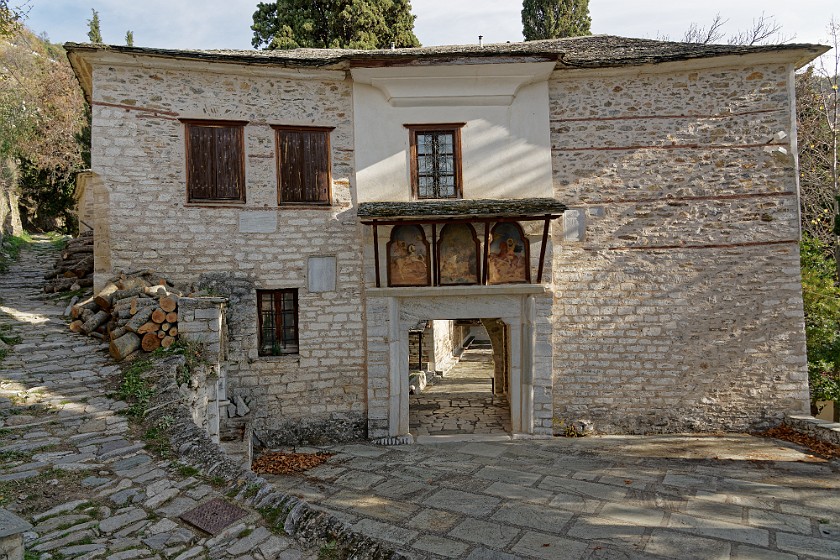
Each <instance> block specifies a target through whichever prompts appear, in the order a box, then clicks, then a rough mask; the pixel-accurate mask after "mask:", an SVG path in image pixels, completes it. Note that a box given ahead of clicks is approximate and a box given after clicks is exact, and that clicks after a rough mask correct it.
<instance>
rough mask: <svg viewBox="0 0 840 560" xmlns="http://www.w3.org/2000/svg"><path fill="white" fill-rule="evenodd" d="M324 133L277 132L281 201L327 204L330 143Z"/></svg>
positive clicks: (304, 131)
mask: <svg viewBox="0 0 840 560" xmlns="http://www.w3.org/2000/svg"><path fill="white" fill-rule="evenodd" d="M327 134H328V133H327V132H325V131H323V130H311V131H309V130H278V131H277V144H278V147H279V158H280V162H279V163H280V169H279V176H280V201H281V202H315V203H324V202H326V203H329V201H330V174H329V143H328V136H327Z"/></svg>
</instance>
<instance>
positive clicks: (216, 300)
mask: <svg viewBox="0 0 840 560" xmlns="http://www.w3.org/2000/svg"><path fill="white" fill-rule="evenodd" d="M191 300H192V301H196V302H200V303H212V304H216V305H218V304H221V303H227V302H228V298H226V297H221V296H184V297H182V298H179V301H187V302H189V301H191Z"/></svg>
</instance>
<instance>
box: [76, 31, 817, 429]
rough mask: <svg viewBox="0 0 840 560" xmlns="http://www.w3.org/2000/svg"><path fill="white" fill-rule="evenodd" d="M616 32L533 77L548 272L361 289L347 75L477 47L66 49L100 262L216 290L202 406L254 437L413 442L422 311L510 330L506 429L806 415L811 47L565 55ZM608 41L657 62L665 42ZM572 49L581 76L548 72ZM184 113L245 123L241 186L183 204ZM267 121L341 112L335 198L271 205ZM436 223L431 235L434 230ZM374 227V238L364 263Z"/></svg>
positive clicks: (500, 374)
mask: <svg viewBox="0 0 840 560" xmlns="http://www.w3.org/2000/svg"><path fill="white" fill-rule="evenodd" d="M618 39H620V38H609V37H606V38H598V37H592V38H577V39H574V40H570V41H569V42H563V41H558V42H538V43H539V45H543V46H539V45H538V46H537V47H534V48H538V49H539V48H543V49H545V52H544V53H543V56H555V57H556V60H557V61H558V62H557V66H556V70H554V72H553V73H552V74H551V75H550V77H548V79H547V98H545V99H547V103H548V108H547V115H548V119H549V125H550V127H549V128H550V131H549V132H550V138H549V137H548V134H549V133H547V138H546V140H545V145H544V146H529V147H527V149H531V150H550V151H551V173H552V177H553V193H551V194H548V190H549V189H550V188H551V185H550V184H546V185H545V189H546V194H545V195H544V196H546V197H549V198H548V200H550V201H551V202H554V200H552V198H553V199H555V200H556V201H559V202H562V203H563V204H565V206H566V207H567V208H568V210H566V212H565V217H563V218H560V219H555V220H553V221H552V222H551V229H550V235H549V236H548V242H547V244H546V246H545V247H543V246H542V221H541V220H542V218H537V219H536V220H533V219H532V221H523V222H522V225H523V229H524V232H525V234H526V236H527V238H528V243H529V244H530V253H529V255H530V266H531V275H532V277H535V276H536V271H537V268H538V266H539V262H540V256H541V254H543V252H544V255H545V269H544V271H543V277H542V282H541V285H536V281H535V280H532V282H531V284H527V283H523V284H510V285H495V286H481V285H468V286H431V287H429V286H423V287H412V288H406V287H403V288H389V287H387V281H386V280H385V272H384V270H383V271H382V272H381V274H382V278H383V282H382V285H381V286H378V285H377V284H376V274H377V269H376V261H375V259H374V250H373V246H374V238H373V236H374V232H373V228H371V227H369V225H364V224H363V223H362V221H363V220H360V219H359V216H358V215H357V209H358V202H359V200H361V199H364V200H375V199H376V197H375V196H372V195H371V193H362V194H365V196H366V197H367V198H365V197H362V196H361V194H360V192H358V191H360V190H363V188H362V186H357V184H356V181H357V173H358V172H360V171H361V170H359V169H356V161H359V160H361V161H364V159H363V158H359V157H358V154H359V153H360V151H361V150H366V149H369V148H368V146H367V145H366V141H365V138H359V137H358V131H359V130H361V128H360V127H359V126H358V123H356V122H354V106H357V105H354V103H355V102H356V101H358V100H354V96H357V97H358V96H359V95H361V94H359V93H358V92H359V91H363V90H359V89H358V88H356V89H354V84H353V81H352V77H351V69H352V68H356V67H358V66H359V65H360V66H363V67H364V66H365V65H370V67H371V68H388V67H389V66H388V64H390V63H391V62H393V64H394V65H395V66H396V70H398V71H403V70H405V69H407V68H408V69H411V68H410V67H411V66H412V65H415V66H422V67H424V71H428V68H429V67H434V66H435V65H436V64H440V65H442V66H444V67H449V66H452V65H464V67H465V68H466V67H467V66H468V65H470V64H488V63H492V62H493V61H494V60H495V59H493V58H492V50H490V51H483V52H482V53H480V56H481V60H480V61H477V60H476V59H474V58H472V57H474V56H479V55H476V54H475V53H474V52H473V51H470V50H469V49H466V48H465V50H463V51H452V52H451V53H450V52H449V51H447V52H446V53H444V54H445V56H444V55H443V54H440V53H437V51H435V50H434V49H432V50H430V51H429V52H430V53H431V54H429V56H431V57H434V56H440V57H442V58H440V59H439V60H438V59H436V58H429V59H423V58H422V57H420V58H418V59H417V60H415V61H408V62H406V61H405V60H404V59H402V58H399V57H402V56H405V53H402V52H399V51H398V52H395V53H392V52H390V51H383V52H382V53H380V54H381V57H382V58H383V59H386V58H387V57H389V56H393V57H395V60H394V61H391V62H388V63H387V64H384V65H382V66H377V65H380V64H381V63H382V61H381V60H378V59H376V60H374V59H371V60H368V59H367V58H365V57H364V56H363V55H361V54H353V53H352V52H351V53H350V54H345V53H346V52H347V51H325V53H326V54H319V53H318V52H317V51H312V52H309V51H306V52H302V53H298V54H295V53H294V52H292V53H291V54H289V55H286V54H277V53H274V54H272V53H269V54H266V53H260V54H259V55H254V54H248V53H244V54H243V53H221V54H219V53H205V54H201V55H195V56H194V55H193V54H190V53H186V51H184V52H182V53H181V54H177V53H176V52H175V51H157V50H154V49H130V48H127V47H125V48H124V47H108V48H103V49H99V48H98V47H90V46H72V45H70V46H69V51H70V53H71V62H74V68H76V71H77V74H78V75H79V76H80V81H81V82H83V84H84V83H85V82H86V80H87V81H88V85H86V86H85V88H86V92H87V93H88V95H89V96H90V98H91V105H92V111H93V151H92V158H93V171H94V174H93V176H91V177H90V178H89V181H88V187H87V188H88V189H91V192H92V193H93V200H94V202H93V204H94V207H95V214H96V220H95V222H96V223H95V224H94V232H95V238H96V242H95V243H96V245H95V255H96V265H95V268H96V278H97V279H98V281H100V282H101V281H102V279H104V278H107V276H108V275H110V274H111V273H112V272H113V271H115V270H125V269H142V268H153V269H156V270H159V271H160V272H162V273H165V274H168V275H170V276H171V277H172V278H173V280H175V281H177V282H179V283H181V284H184V285H187V286H189V287H191V288H193V289H195V290H196V291H197V293H199V294H202V295H205V296H209V297H217V296H218V297H222V298H224V301H226V302H227V303H226V308H225V309H226V316H225V318H224V319H225V321H224V322H223V324H225V325H226V331H227V337H221V338H220V340H221V339H224V340H225V341H226V342H225V345H226V353H225V352H220V353H222V354H225V355H226V359H225V360H220V368H221V369H220V372H219V375H220V379H224V384H225V386H224V387H223V388H221V389H220V391H221V392H224V393H226V395H221V394H220V395H218V399H219V400H224V399H223V396H226V397H227V398H228V399H234V398H237V397H241V398H242V399H244V400H245V401H247V402H248V403H249V407H250V416H251V420H252V422H253V430H254V434H255V435H256V437H257V438H259V439H260V440H261V441H262V443H264V444H266V445H268V446H278V445H286V444H292V443H300V442H313V443H321V442H323V441H324V440H329V439H334V440H352V439H359V438H365V437H367V438H372V439H378V438H384V439H387V438H400V437H404V436H405V435H406V434H407V433H408V432H407V429H408V428H407V423H408V414H407V407H408V397H407V374H406V376H405V378H406V379H404V380H403V379H402V378H401V375H400V374H399V371H401V369H402V368H405V369H406V371H407V366H406V364H407V363H408V355H409V351H408V344H409V343H408V334H407V333H408V330H409V329H410V328H412V327H413V326H414V325H416V324H417V322H418V321H419V320H426V319H440V320H452V319H459V318H480V319H483V320H487V321H496V322H498V320H501V321H503V323H504V326H505V328H504V330H502V329H501V323H498V325H499V327H500V328H499V332H505V333H506V335H505V336H506V337H507V338H508V340H507V343H506V344H507V346H506V348H505V351H504V352H501V353H499V354H500V355H503V356H504V360H505V364H504V365H502V364H497V368H496V369H497V371H496V373H497V378H499V381H502V382H504V383H505V384H509V385H510V386H509V387H508V389H509V394H510V397H511V403H512V412H511V415H512V419H513V421H512V426H513V427H514V431H515V432H519V433H524V434H530V435H535V436H549V435H550V434H551V433H552V431H553V430H554V429H555V428H556V426H557V425H558V424H559V423H560V422H563V423H565V425H571V424H572V423H574V422H577V421H587V425H589V424H588V422H591V423H592V426H593V427H594V429H595V430H596V431H597V432H601V433H648V432H659V433H662V432H682V431H715V430H727V431H728V430H750V429H758V428H761V427H765V426H768V425H772V424H778V423H779V422H780V421H781V419H782V417H783V416H784V415H785V414H797V413H801V412H805V411H806V410H807V408H806V407H807V402H808V386H807V372H806V359H805V337H804V321H803V314H802V295H801V287H800V284H799V249H798V240H799V214H798V198H797V197H798V184H797V169H796V156H795V154H796V140H795V139H796V129H795V118H794V114H793V106H794V99H793V91H794V88H793V72H794V70H795V68H796V67H797V66H798V65H801V64H803V62H802V60H804V59H805V58H807V57H808V56H812V55H814V53H816V52H817V51H818V50H819V49H818V48H817V47H814V46H807V45H806V46H799V47H797V48H801V52H799V51H797V52H799V54H796V55H795V56H794V54H795V53H794V54H789V53H787V54H786V52H782V51H784V49H788V50H791V51H792V50H793V49H794V47H793V46H784V47H782V46H780V47H778V49H779V50H778V53H777V52H776V51H773V52H770V51H766V50H765V51H761V48H758V47H756V49H757V50H753V51H749V52H747V51H744V52H745V53H746V54H747V55H749V56H745V57H740V58H739V57H735V56H723V55H721V54H720V52H724V51H726V49H735V50H737V49H739V48H740V47H723V46H721V47H720V49H723V51H720V52H719V51H716V50H714V49H712V47H708V48H709V49H711V50H710V51H709V53H710V54H708V56H706V57H705V58H704V57H702V56H694V55H693V54H692V56H686V57H685V58H684V59H681V60H679V61H672V62H662V63H655V64H652V63H650V61H651V60H655V57H654V58H650V57H645V56H641V55H639V58H638V60H639V62H636V63H633V64H630V63H626V64H625V63H624V62H622V61H621V60H619V59H616V60H617V62H616V61H612V62H609V61H608V62H609V63H607V62H604V64H603V65H602V66H600V67H598V64H596V63H595V62H591V60H595V59H594V58H593V57H594V55H593V57H590V58H587V56H588V55H587V56H584V55H583V54H581V53H582V52H584V51H583V50H579V51H575V50H574V49H573V48H570V50H569V53H567V54H568V57H566V58H565V59H564V58H563V57H561V56H560V55H559V54H557V53H555V51H554V50H552V49H555V48H556V49H561V48H563V46H564V45H571V46H574V45H576V44H577V43H576V42H575V41H577V42H580V44H584V43H586V44H589V43H587V42H592V44H594V45H596V46H598V45H600V42H603V43H604V44H605V45H606V46H607V47H609V49H606V50H605V51H604V52H605V53H606V54H604V56H611V55H610V54H609V53H610V52H612V50H611V49H612V48H613V47H612V43H611V41H614V40H618ZM620 41H625V42H628V43H627V44H628V45H630V46H631V47H633V48H637V47H638V48H645V49H650V50H651V52H655V53H660V54H661V52H667V49H669V48H675V47H668V45H674V44H666V43H658V42H655V41H647V42H644V41H640V40H632V39H620ZM636 43H640V44H642V46H639V45H637V44H636ZM535 44H537V43H535ZM622 44H623V43H622ZM545 45H548V46H545ZM661 45H666V46H665V47H662V46H661ZM806 47H807V48H806ZM452 48H453V49H454V47H452ZM493 48H495V49H500V53H499V55H498V60H497V61H498V62H500V63H502V62H504V63H510V62H511V60H513V61H516V60H522V61H531V62H533V60H532V59H531V58H528V57H527V56H523V57H522V58H517V56H519V55H518V54H517V53H520V52H521V50H520V49H522V48H525V47H521V46H519V45H510V46H505V45H502V46H494V47H493ZM628 48H629V47H628ZM694 48H695V47H692V49H694ZM696 48H697V49H701V48H704V47H700V46H697V47H696ZM715 48H717V47H715ZM762 48H763V47H762ZM769 48H770V47H767V49H769ZM446 49H450V47H446ZM506 49H507V50H506ZM662 49H665V51H662ZM720 49H719V50H720ZM809 49H810V50H809ZM123 51H124V52H123ZM418 51H422V53H426V49H418ZM759 51H760V52H759ZM627 52H631V54H632V49H630V50H628V51H627ZM692 52H693V51H692ZM727 52H728V51H726V52H724V54H726V53H727ZM738 52H739V53H740V52H741V51H738ZM173 53H175V54H173ZM447 53H448V54H447ZM779 53H781V54H779ZM803 53H804V54H803ZM365 56H366V55H365ZM418 56H420V55H418ZM424 56H425V55H424ZM528 56H533V55H528ZM616 56H618V55H616ZM627 56H631V55H627ZM680 56H683V55H682V54H681V55H680ZM750 56H751V57H752V58H750ZM814 56H815V55H814ZM74 57H79V59H74ZM84 57H88V58H87V59H86V60H85V62H84V64H87V65H88V66H89V73H90V74H89V76H87V77H86V75H85V72H86V71H85V66H84V65H83V64H81V63H80V62H79V60H80V59H82V58H84ZM226 57H229V58H226ZM249 57H251V58H249ZM274 57H276V60H275V58H274ZM283 57H286V58H283ZM295 57H299V58H295ZM342 57H344V58H342ZM354 57H356V58H354ZM569 57H571V58H569ZM575 57H578V58H580V57H582V58H580V60H582V61H583V62H582V63H581V67H577V68H572V67H571V65H569V66H565V67H564V62H563V61H564V60H565V61H571V60H573V59H574V60H577V59H576V58H575ZM797 57H798V58H797ZM251 59H253V60H251ZM590 59H591V60H590ZM780 61H781V62H780ZM584 63H585V64H584ZM354 64H356V65H357V66H353V65H354ZM587 64H588V65H589V66H587ZM622 64H624V66H622ZM449 69H450V70H451V68H449ZM549 71H550V68H549ZM395 75H397V76H400V75H402V74H399V72H397V74H395ZM442 75H443V74H442ZM541 79H543V80H545V76H543V78H541ZM543 84H546V82H545V81H543ZM364 95H369V94H364ZM376 95H379V94H376ZM418 95H419V94H418ZM485 101H487V100H482V101H481V103H483V102H485ZM402 102H403V103H408V104H411V103H417V100H416V99H415V98H413V97H410V96H409V97H406V98H404V99H403V101H402ZM494 102H495V101H494ZM419 103H420V105H419V106H418V107H419V108H417V112H415V113H405V114H409V115H411V116H410V117H406V119H409V118H410V119H413V120H409V121H408V122H410V123H418V122H420V123H435V122H450V123H451V122H455V121H454V120H453V119H452V118H451V115H453V114H456V112H455V111H453V110H452V109H453V107H455V109H457V108H458V107H459V105H458V104H459V103H461V104H467V102H465V101H464V100H463V99H460V98H458V97H457V96H454V97H452V98H451V99H450V98H448V97H447V98H441V99H435V100H434V103H427V104H426V105H423V104H422V102H419ZM435 103H442V104H445V103H454V104H455V105H454V106H453V107H446V109H447V111H442V110H441V109H439V107H438V105H435ZM543 103H544V102H543ZM467 105H468V104H467ZM480 106H481V104H480V102H479V101H475V102H474V106H470V107H469V109H470V111H476V107H480ZM544 110H545V107H544V106H542V107H541V108H540V107H536V108H535V112H534V114H537V112H538V111H544ZM357 112H358V111H357ZM465 114H466V113H465ZM440 115H445V116H446V117H449V118H445V117H441V116H440ZM472 118H473V119H474V120H473V121H471V122H468V123H466V124H465V125H463V126H464V129H465V130H467V131H469V130H470V129H469V127H470V126H475V125H474V124H472V123H474V122H475V120H476V119H475V117H472ZM181 119H206V120H226V121H246V122H247V124H246V125H245V127H244V151H245V154H244V160H245V185H246V191H245V201H244V202H242V203H213V204H198V203H190V202H188V201H187V196H186V166H185V138H184V135H185V127H184V124H183V123H182V122H181ZM436 119H437V120H436ZM477 120H480V119H477ZM272 125H287V126H318V127H334V128H332V130H331V132H330V133H329V142H330V157H331V180H332V181H331V189H332V204H331V205H330V206H324V207H315V206H297V207H288V206H282V205H278V201H277V200H278V197H277V188H278V186H277V185H278V179H277V173H278V165H277V154H276V149H277V147H276V145H275V144H276V143H275V132H274V130H272V128H271V126H272ZM399 126H400V127H403V126H406V124H400V125H399ZM459 126H460V125H459ZM514 128H515V127H514ZM474 130H475V129H473V132H472V134H475V132H474ZM407 138H408V136H407V134H406V139H407ZM465 138H470V136H468V135H467V134H466V133H465ZM473 138H474V137H473ZM468 148H469V147H468ZM498 149H499V150H501V151H502V152H503V151H504V150H506V149H508V150H510V151H509V152H504V153H500V155H499V157H498V158H497V159H498V161H500V162H503V161H506V158H509V157H524V156H523V155H522V152H518V151H517V150H520V149H523V147H522V146H512V147H511V146H500V147H499V148H498ZM401 150H402V151H401ZM366 153H367V152H366ZM526 155H527V154H526ZM391 156H393V157H391ZM391 156H389V158H386V160H387V161H386V160H383V161H381V162H377V163H376V164H375V165H382V166H384V167H387V166H388V165H395V162H396V161H397V160H399V163H400V165H402V164H403V163H405V162H403V161H402V160H401V159H400V158H404V159H406V161H407V160H408V158H409V157H410V156H409V155H408V152H407V151H406V150H405V149H404V148H402V147H399V146H395V147H394V149H393V153H392V154H391ZM535 161H539V158H536V159H535ZM360 165H361V164H360ZM545 165H548V164H547V163H546V164H545ZM366 171H369V170H366ZM359 176H361V175H359ZM409 180H410V179H409V178H408V177H407V178H406V181H407V183H406V185H405V188H406V189H409V187H410V183H408V181H409ZM359 181H361V179H359ZM510 197H511V198H516V193H515V192H511V193H510ZM395 204H396V202H395ZM403 204H410V203H405V202H404V201H403ZM359 213H360V214H363V213H362V212H360V211H359ZM406 216H409V215H408V214H406ZM414 217H415V218H416V216H414ZM456 218H457V216H456ZM494 219H495V218H494ZM500 219H511V218H509V217H508V218H504V217H502V218H500ZM516 219H519V218H516ZM431 223H432V222H429V224H425V225H423V226H422V227H424V228H425V230H424V231H425V233H426V237H427V239H433V238H434V235H435V230H434V229H433V227H432V226H431V225H430V224H431ZM390 231H391V229H390V225H383V226H381V227H380V229H379V230H378V235H379V237H378V242H379V254H380V255H381V254H384V253H385V250H386V244H387V242H388V239H389V234H390ZM324 259H327V260H328V261H329V262H332V263H334V268H335V278H334V282H326V284H324V283H321V282H320V281H319V282H316V283H313V278H312V277H311V276H312V275H313V272H312V271H314V270H330V268H329V266H327V267H326V268H323V266H324V264H323V262H322V261H323V260H324ZM330 259H332V260H331V261H330ZM313 261H318V263H320V264H318V266H313ZM384 262H385V261H384V257H381V260H380V264H382V263H384ZM319 267H320V268H319ZM316 285H317V288H314V287H313V286H316ZM324 285H327V286H328V287H327V288H324ZM275 289H276V290H279V289H295V290H297V297H298V325H297V327H298V333H299V353H298V354H290V355H283V356H272V357H265V356H260V355H259V350H258V332H257V331H258V313H257V290H275ZM196 319H197V317H196ZM214 320H215V319H214ZM403 362H405V363H403ZM505 376H507V377H505ZM403 386H405V387H403ZM222 389H223V391H222ZM403 389H405V391H404V390H403Z"/></svg>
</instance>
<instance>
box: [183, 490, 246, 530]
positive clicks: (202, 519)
mask: <svg viewBox="0 0 840 560" xmlns="http://www.w3.org/2000/svg"><path fill="white" fill-rule="evenodd" d="M246 515H248V512H247V511H245V510H244V509H242V508H238V507H236V506H233V505H231V504H229V503H227V502H226V501H224V500H222V499H220V498H216V499H215V500H210V501H209V502H207V503H205V504H201V505H200V506H198V507H195V508H193V509H191V510H189V511H187V512H186V513H184V514H183V515H181V519H183V520H184V521H186V522H187V523H189V524H190V525H192V526H193V527H198V528H199V529H201V530H202V531H204V532H206V533H210V534H211V535H213V536H215V535H218V534H219V533H221V532H222V529H224V528H225V527H227V526H228V525H230V524H231V523H233V522H234V521H236V520H238V519H242V518H243V517H245V516H246Z"/></svg>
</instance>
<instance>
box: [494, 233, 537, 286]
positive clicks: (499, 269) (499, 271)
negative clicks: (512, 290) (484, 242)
mask: <svg viewBox="0 0 840 560" xmlns="http://www.w3.org/2000/svg"><path fill="white" fill-rule="evenodd" d="M487 273H488V276H487V281H488V283H490V284H514V283H528V282H530V281H531V270H530V266H529V264H528V240H527V238H526V237H525V234H524V233H523V232H522V228H521V227H520V226H519V224H517V223H516V222H501V223H498V224H496V225H495V226H493V229H492V230H490V250H489V254H488V256H487Z"/></svg>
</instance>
